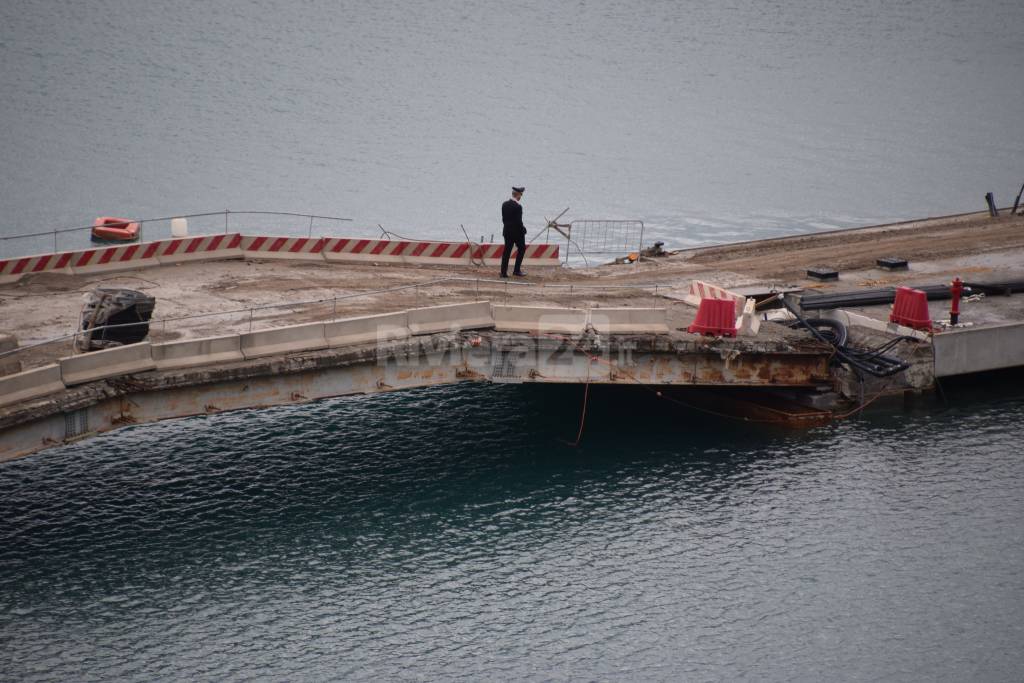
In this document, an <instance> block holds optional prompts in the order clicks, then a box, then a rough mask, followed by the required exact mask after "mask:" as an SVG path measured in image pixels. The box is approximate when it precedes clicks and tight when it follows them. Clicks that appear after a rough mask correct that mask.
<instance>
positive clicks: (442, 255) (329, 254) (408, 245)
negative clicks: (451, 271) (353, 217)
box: [323, 237, 470, 266]
mask: <svg viewBox="0 0 1024 683" xmlns="http://www.w3.org/2000/svg"><path fill="white" fill-rule="evenodd" d="M325 242H326V243H325V244H324V249H323V255H324V258H325V259H327V260H328V261H349V262H352V263H415V264H421V265H439V266H441V265H469V264H470V259H469V249H470V247H469V245H468V244H466V243H465V242H414V241H410V240H373V239H360V238H358V237H352V238H348V237H329V238H326V240H325Z"/></svg>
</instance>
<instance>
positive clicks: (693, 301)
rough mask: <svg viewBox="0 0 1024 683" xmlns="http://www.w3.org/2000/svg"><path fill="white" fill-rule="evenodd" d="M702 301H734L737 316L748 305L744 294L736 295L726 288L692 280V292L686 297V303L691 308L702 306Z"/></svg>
mask: <svg viewBox="0 0 1024 683" xmlns="http://www.w3.org/2000/svg"><path fill="white" fill-rule="evenodd" d="M701 299H732V300H733V301H734V302H735V303H736V315H739V314H740V313H742V312H743V306H745V305H746V303H747V297H745V296H743V295H742V294H736V293H735V292H730V291H729V290H728V289H725V288H724V287H719V286H718V285H712V284H710V283H707V282H702V281H700V280H691V281H690V291H689V293H688V294H687V295H686V303H688V304H690V305H691V306H700V300H701Z"/></svg>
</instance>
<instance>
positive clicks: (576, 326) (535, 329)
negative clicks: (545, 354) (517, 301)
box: [491, 306, 587, 335]
mask: <svg viewBox="0 0 1024 683" xmlns="http://www.w3.org/2000/svg"><path fill="white" fill-rule="evenodd" d="M491 310H492V311H493V313H494V329H496V330H498V331H499V332H530V333H532V334H571V335H575V334H583V333H584V331H585V330H586V328H587V311H586V310H585V309H582V308H549V307H544V306H491Z"/></svg>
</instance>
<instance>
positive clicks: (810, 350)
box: [0, 214, 1024, 460]
mask: <svg viewBox="0 0 1024 683" xmlns="http://www.w3.org/2000/svg"><path fill="white" fill-rule="evenodd" d="M260 244H263V243H260ZM407 248H409V246H408V245H406V246H405V247H403V249H407ZM165 249H166V248H165ZM388 249H392V247H390V246H385V247H381V251H386V250H388ZM894 250H898V255H899V256H902V257H903V258H904V259H906V260H908V261H909V268H908V269H907V270H905V271H901V272H890V271H886V270H884V269H881V268H879V267H878V265H877V260H878V259H879V258H882V257H884V256H892V255H893V253H894ZM143 251H144V250H143ZM284 253H286V254H287V253H289V252H288V250H287V249H285V250H284ZM294 253H297V254H300V255H301V257H297V258H296V259H295V260H294V261H288V260H287V257H284V258H279V257H275V258H274V259H273V260H268V259H261V258H259V257H254V258H249V257H245V260H242V258H241V257H239V256H238V255H235V254H232V256H231V260H228V261H218V260H213V261H204V262H182V263H180V264H161V263H154V264H146V265H144V266H142V267H133V269H132V270H128V271H123V270H118V269H116V268H115V269H105V270H103V271H102V272H100V273H91V272H89V273H81V274H75V273H70V274H68V273H46V272H40V273H38V274H37V275H29V276H28V277H19V279H18V280H17V281H15V282H9V283H7V284H5V285H0V313H2V314H3V320H5V329H4V330H0V331H4V332H9V333H12V334H14V335H15V336H16V337H17V338H18V341H19V343H20V344H21V346H22V347H23V348H21V349H20V350H19V351H17V352H16V353H11V352H10V350H8V351H3V350H0V353H2V354H4V355H3V356H2V357H0V366H2V367H4V368H6V370H5V374H3V375H0V460H4V459H10V458H15V457H19V456H22V455H25V454H29V453H33V452H36V451H39V450H42V449H45V448H48V447H50V446H54V445H59V444H62V443H67V442H69V441H73V440H76V439H80V438H83V437H85V436H89V435H92V434H96V433H100V432H104V431H108V430H111V429H116V428H118V427H120V426H123V425H127V424H137V423H144V422H150V421H154V420H161V419H167V418H173V417H181V416H186V415H196V414H207V413H213V412H220V411H225V410H234V409H239V408H254V407H263V406H271V405H282V404H289V403H302V402H307V401H313V400H318V399H322V398H326V397H330V396H341V395H347V394H359V393H374V392H380V391H394V390H400V389H406V388H412V387H422V386H432V385H438V384H450V383H456V382H467V381H473V382H494V383H508V382H515V383H520V382H522V383H526V382H530V383H561V384H564V383H577V384H585V383H601V384H621V385H643V386H648V387H660V388H666V389H672V388H681V387H688V388H693V387H706V388H725V389H734V390H736V391H737V394H736V395H737V396H738V395H739V392H741V391H742V392H744V395H745V396H749V394H750V392H751V391H754V392H758V394H759V395H763V396H765V397H768V399H767V402H768V403H771V402H772V401H775V402H777V403H778V404H779V405H781V404H783V403H792V404H794V405H796V404H800V405H803V406H804V407H805V410H807V411H810V412H809V413H790V414H800V415H804V416H806V415H812V416H813V417H814V418H815V420H817V419H818V418H821V417H822V416H825V417H827V416H828V415H829V414H831V413H832V412H833V411H837V412H843V413H846V412H848V411H849V410H851V409H856V408H857V406H859V405H863V404H864V403H865V402H866V401H867V400H869V398H874V397H877V396H880V395H883V394H887V393H890V394H891V393H902V392H906V391H911V392H919V391H924V390H928V389H930V388H931V387H933V386H934V385H935V382H936V381H937V380H940V379H941V378H943V377H948V376H955V375H961V374H968V373H976V372H984V371H991V370H998V369H1000V368H1006V367H1014V366H1018V365H1024V296H1018V297H1014V296H1012V293H1011V296H1005V295H1004V296H997V295H994V294H991V292H993V291H998V290H997V289H996V290H989V291H990V294H988V295H985V296H978V294H982V293H981V292H979V293H978V294H974V295H973V296H974V297H975V298H974V299H969V300H968V301H967V302H965V304H964V309H963V311H964V312H963V314H962V316H961V321H962V322H961V324H960V325H958V326H950V325H948V324H947V325H943V324H942V318H943V315H942V310H941V309H939V308H934V313H933V314H932V316H933V317H934V318H935V321H936V325H935V328H934V329H932V330H929V331H928V332H922V331H920V330H913V329H909V328H905V327H901V326H899V325H896V324H894V323H890V322H889V321H888V316H889V307H888V306H886V305H869V306H850V307H835V308H831V309H829V310H827V311H817V312H815V313H814V314H815V315H818V316H820V317H828V318H831V319H834V320H838V321H841V322H842V324H843V326H844V328H847V329H848V330H849V331H850V337H851V339H852V340H853V342H854V343H856V344H859V345H861V346H863V347H866V348H867V347H872V346H877V345H878V344H884V343H886V341H887V340H891V339H897V338H898V339H897V341H898V342H899V343H897V344H895V345H893V346H892V349H891V351H889V353H891V354H893V355H894V356H895V357H896V358H898V359H900V361H901V362H902V363H903V364H904V366H905V367H903V369H901V370H900V372H898V373H896V374H894V375H892V376H889V377H884V378H873V377H865V376H863V373H858V372H857V371H856V370H855V369H853V370H851V367H850V366H849V364H845V365H844V363H843V362H839V360H837V357H836V356H837V352H836V348H834V347H833V346H832V345H830V344H829V343H827V342H825V341H823V340H822V339H818V338H815V337H814V336H813V335H811V334H808V332H807V330H804V329H800V327H799V325H798V326H797V327H796V329H794V328H793V327H791V326H790V325H791V324H792V323H791V322H790V321H789V320H785V318H787V317H789V316H788V314H786V313H785V312H779V311H773V310H772V309H771V306H772V305H777V304H778V296H776V295H777V294H779V293H783V292H789V294H788V295H787V296H790V297H792V300H793V301H795V302H796V304H797V305H799V297H800V295H801V294H802V295H805V296H806V295H807V294H808V293H819V294H820V293H827V292H835V293H837V294H839V295H842V294H843V293H849V292H853V293H856V292H863V291H865V290H866V289H868V288H874V289H878V288H880V287H881V288H885V287H895V286H896V285H902V284H909V285H915V284H919V283H935V282H938V283H941V282H944V281H948V280H950V279H952V277H956V276H965V275H968V276H970V278H971V279H973V280H979V281H980V280H984V281H986V282H989V283H1010V282H1015V281H1016V280H1022V281H1024V219H1022V218H1021V217H1019V216H1001V217H995V218H993V217H989V216H988V215H987V214H984V215H983V214H964V215H960V216H953V217H944V218H938V219H927V220H923V221H915V222H911V223H904V224H895V225H890V226H873V227H869V228H862V229H858V230H849V231H838V232H834V233H828V234H820V235H804V236H799V237H793V238H782V239H778V240H767V241H759V242H757V243H741V244H737V245H729V246H720V247H710V248H707V249H696V250H689V251H686V252H679V253H676V254H675V255H672V256H668V257H665V258H662V259H656V260H655V259H652V260H650V261H646V262H641V263H639V264H635V265H630V266H621V265H620V266H614V265H608V266H602V267H599V268H592V269H587V270H576V269H563V268H543V269H538V268H535V269H534V270H533V271H532V272H531V277H530V279H529V280H528V281H527V282H512V283H510V282H507V281H504V282H503V281H497V280H495V279H493V277H492V276H493V274H492V273H490V272H489V271H488V270H486V269H485V268H483V267H481V266H475V265H472V264H471V265H448V266H444V267H443V268H444V270H439V269H438V267H432V266H429V265H427V266H425V265H422V264H398V265H395V264H392V265H373V264H372V263H325V262H323V261H316V260H315V259H311V258H310V257H309V252H308V251H307V252H302V251H301V250H299V251H296V252H294ZM453 253H454V252H453ZM36 262H39V261H36ZM822 263H825V264H826V265H830V266H833V267H834V268H835V269H836V270H838V272H839V280H838V281H837V282H834V283H819V282H814V281H810V280H808V278H807V276H806V271H807V269H808V268H810V267H812V266H816V265H821V264H822ZM143 268H144V269H143ZM99 282H102V283H103V284H104V285H108V284H110V283H113V284H116V285H123V286H124V285H128V286H131V285H133V286H136V287H139V288H146V289H147V292H148V293H150V294H151V295H153V296H155V297H156V299H157V301H158V315H157V318H156V321H155V322H154V323H153V324H152V325H151V332H150V335H149V340H147V341H145V342H142V343H139V344H132V345H129V346H124V347H118V348H113V349H109V350H106V351H98V352H92V353H86V354H80V353H75V352H73V350H72V341H73V340H72V338H71V336H70V335H69V334H68V332H69V327H70V328H71V330H72V331H73V330H74V329H76V328H77V325H78V322H77V307H78V304H79V300H80V295H81V292H82V291H86V290H87V289H88V288H89V287H91V286H95V285H96V284H98V283H99ZM140 282H142V283H143V284H142V285H140V284H139V283H140ZM694 283H702V285H703V286H707V287H709V288H710V289H700V288H696V287H695V284H694ZM368 285H369V286H368ZM712 290H714V291H722V292H726V293H727V294H728V295H729V296H734V297H736V301H737V309H736V311H737V313H738V314H739V315H738V318H737V321H736V325H735V327H736V331H737V333H738V336H736V337H730V336H708V335H702V334H695V333H691V332H690V331H689V330H690V329H691V326H692V324H693V322H694V318H695V316H696V314H697V310H698V308H697V306H696V304H699V303H700V298H701V296H719V295H718V294H709V292H711V291H712ZM722 296H724V295H722ZM695 297H696V298H695ZM40 298H45V300H46V301H47V305H46V307H45V309H44V310H43V311H40V310H39V306H38V305H37V304H38V301H39V300H40ZM855 298H856V297H854V299H855ZM773 301H774V304H773ZM933 306H934V304H933ZM808 315H810V314H809V313H808ZM773 317H775V318H778V320H777V321H773V320H771V318H773ZM62 336H64V337H65V338H63V339H58V340H57V341H48V340H53V339H55V338H59V337H62ZM4 362H6V365H3V363H4ZM14 363H16V364H14ZM769 392H770V393H769ZM761 403H762V404H765V401H761ZM795 421H796V422H797V423H800V420H795ZM808 423H810V421H809V422H808Z"/></svg>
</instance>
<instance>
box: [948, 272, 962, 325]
mask: <svg viewBox="0 0 1024 683" xmlns="http://www.w3.org/2000/svg"><path fill="white" fill-rule="evenodd" d="M949 293H950V294H951V295H952V296H951V299H952V302H951V303H950V305H949V323H950V324H951V325H956V324H957V322H958V321H959V320H960V295H961V294H963V293H964V283H963V281H962V280H961V279H960V278H956V279H955V280H953V281H952V282H950V283H949Z"/></svg>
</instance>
